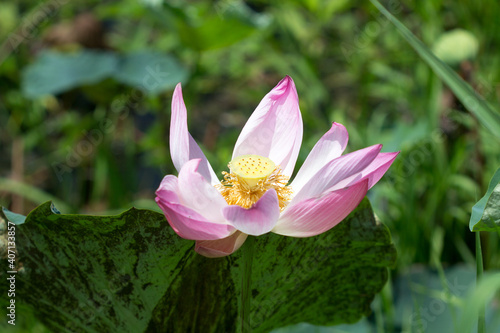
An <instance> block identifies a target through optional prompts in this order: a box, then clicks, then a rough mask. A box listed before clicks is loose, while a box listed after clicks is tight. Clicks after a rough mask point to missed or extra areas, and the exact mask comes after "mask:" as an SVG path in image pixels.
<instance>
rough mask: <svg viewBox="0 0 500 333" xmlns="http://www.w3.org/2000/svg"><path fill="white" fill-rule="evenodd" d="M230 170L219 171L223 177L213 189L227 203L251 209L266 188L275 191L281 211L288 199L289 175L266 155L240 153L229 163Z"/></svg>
mask: <svg viewBox="0 0 500 333" xmlns="http://www.w3.org/2000/svg"><path fill="white" fill-rule="evenodd" d="M228 167H229V170H230V173H228V172H222V174H223V175H224V179H223V180H222V181H221V184H219V185H216V188H217V189H218V190H219V191H220V192H221V194H222V196H223V197H224V199H226V202H227V203H228V204H230V205H239V206H242V207H244V208H250V207H252V205H253V204H255V203H256V202H257V201H258V200H259V199H260V198H261V197H262V196H263V195H264V193H266V191H267V190H269V189H274V190H276V193H277V194H278V200H279V206H280V209H281V210H283V209H284V208H285V206H286V205H287V204H288V203H289V202H290V200H291V196H292V188H291V187H290V186H287V185H286V184H287V183H288V179H289V177H287V176H285V175H282V174H281V169H280V167H279V166H276V165H275V164H274V162H273V161H271V160H270V159H269V158H267V157H263V156H259V155H243V156H239V157H236V158H235V159H234V160H232V161H231V162H229V164H228Z"/></svg>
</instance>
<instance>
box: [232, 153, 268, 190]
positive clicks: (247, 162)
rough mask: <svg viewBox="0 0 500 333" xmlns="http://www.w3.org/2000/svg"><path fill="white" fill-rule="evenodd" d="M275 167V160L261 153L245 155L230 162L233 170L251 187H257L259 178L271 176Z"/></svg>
mask: <svg viewBox="0 0 500 333" xmlns="http://www.w3.org/2000/svg"><path fill="white" fill-rule="evenodd" d="M275 168H276V165H275V164H274V162H273V161H271V160H270V159H268V158H267V157H263V156H259V155H243V156H240V157H236V158H235V159H234V160H232V161H231V162H229V169H230V170H231V172H232V173H234V174H235V175H236V177H238V179H239V180H240V181H245V182H246V183H247V184H248V186H250V187H251V188H255V187H256V186H257V185H258V183H259V180H263V179H266V178H267V177H269V176H270V175H271V174H272V173H273V171H274V169H275Z"/></svg>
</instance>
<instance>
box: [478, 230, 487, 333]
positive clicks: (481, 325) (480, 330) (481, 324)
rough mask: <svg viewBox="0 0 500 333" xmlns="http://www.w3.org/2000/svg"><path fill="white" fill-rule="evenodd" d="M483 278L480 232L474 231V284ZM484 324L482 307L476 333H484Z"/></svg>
mask: <svg viewBox="0 0 500 333" xmlns="http://www.w3.org/2000/svg"><path fill="white" fill-rule="evenodd" d="M482 277H483V252H482V250H481V232H479V231H476V284H479V281H480V280H481V278H482ZM485 327H486V322H485V319H484V306H483V307H481V308H480V310H479V315H478V318H477V332H478V333H484V332H485Z"/></svg>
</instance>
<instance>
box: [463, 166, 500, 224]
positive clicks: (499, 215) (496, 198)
mask: <svg viewBox="0 0 500 333" xmlns="http://www.w3.org/2000/svg"><path fill="white" fill-rule="evenodd" d="M469 228H470V230H471V231H498V230H500V168H498V169H497V171H496V172H495V174H494V175H493V178H491V181H490V185H489V186H488V191H486V194H485V195H484V197H482V198H481V200H479V201H478V202H477V203H476V204H475V205H474V207H472V214H471V217H470V221H469Z"/></svg>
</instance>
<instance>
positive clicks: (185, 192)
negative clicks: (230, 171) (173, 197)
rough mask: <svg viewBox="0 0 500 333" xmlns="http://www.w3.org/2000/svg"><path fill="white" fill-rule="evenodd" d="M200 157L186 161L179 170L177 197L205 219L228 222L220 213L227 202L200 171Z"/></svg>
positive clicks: (222, 222)
mask: <svg viewBox="0 0 500 333" xmlns="http://www.w3.org/2000/svg"><path fill="white" fill-rule="evenodd" d="M200 165H201V159H199V158H197V159H194V160H190V161H188V162H186V163H185V164H184V165H183V166H182V169H181V171H180V172H179V191H178V192H177V193H178V194H179V199H180V200H181V203H182V204H184V205H185V206H186V207H188V208H191V209H192V210H194V211H195V212H197V213H198V214H200V215H202V216H203V217H205V219H207V220H209V221H212V222H214V223H221V224H228V223H227V221H226V220H225V219H224V216H223V215H222V208H224V207H227V202H226V200H225V199H224V197H223V196H222V195H221V194H220V192H219V191H218V190H217V189H216V188H215V187H213V186H212V185H211V184H210V183H209V182H208V181H207V180H206V179H205V178H204V177H203V176H202V175H201V174H200V173H199V171H198V170H199V167H200Z"/></svg>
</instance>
